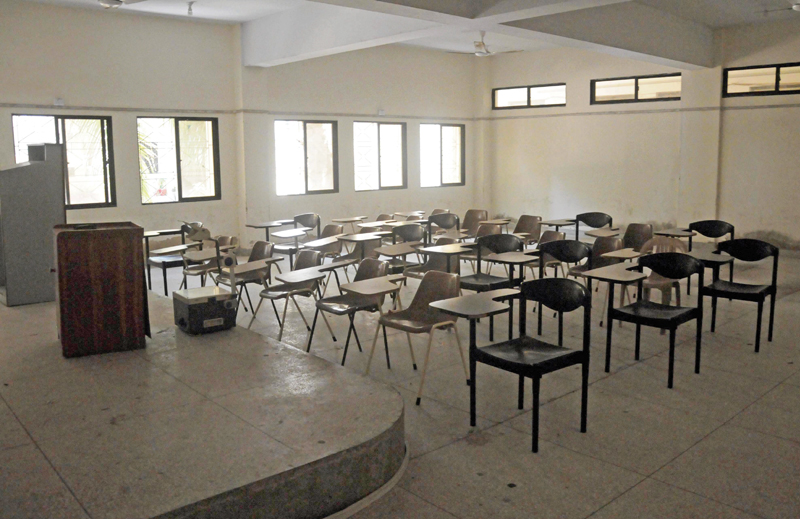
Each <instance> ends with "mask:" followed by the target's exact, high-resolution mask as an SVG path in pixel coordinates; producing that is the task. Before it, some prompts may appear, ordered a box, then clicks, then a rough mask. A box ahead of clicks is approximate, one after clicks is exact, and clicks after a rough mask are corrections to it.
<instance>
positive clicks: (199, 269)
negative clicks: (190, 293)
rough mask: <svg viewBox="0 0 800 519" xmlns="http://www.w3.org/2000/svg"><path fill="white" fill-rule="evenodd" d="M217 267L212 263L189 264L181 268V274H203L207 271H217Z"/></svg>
mask: <svg viewBox="0 0 800 519" xmlns="http://www.w3.org/2000/svg"><path fill="white" fill-rule="evenodd" d="M218 270H219V267H218V266H217V265H216V264H214V265H208V264H202V265H189V266H188V267H186V268H185V269H183V275H185V276H205V275H206V274H208V273H209V272H217V271H218Z"/></svg>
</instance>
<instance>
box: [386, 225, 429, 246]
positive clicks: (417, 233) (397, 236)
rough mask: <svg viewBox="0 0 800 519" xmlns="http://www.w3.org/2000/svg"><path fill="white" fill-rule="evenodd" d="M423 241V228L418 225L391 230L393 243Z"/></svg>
mask: <svg viewBox="0 0 800 519" xmlns="http://www.w3.org/2000/svg"><path fill="white" fill-rule="evenodd" d="M424 239H425V228H424V227H423V226H421V225H420V224H418V223H410V224H407V225H398V226H397V227H393V228H392V240H393V241H394V242H395V243H400V242H401V241H422V240H424Z"/></svg>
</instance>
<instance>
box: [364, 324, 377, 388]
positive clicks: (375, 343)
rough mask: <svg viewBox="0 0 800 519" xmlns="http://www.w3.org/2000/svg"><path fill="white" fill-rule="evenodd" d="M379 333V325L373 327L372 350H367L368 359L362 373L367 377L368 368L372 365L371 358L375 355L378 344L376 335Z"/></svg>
mask: <svg viewBox="0 0 800 519" xmlns="http://www.w3.org/2000/svg"><path fill="white" fill-rule="evenodd" d="M379 333H381V325H380V323H378V325H377V326H376V327H375V337H374V338H373V339H372V349H371V350H369V358H368V359H367V369H366V371H365V372H364V374H365V375H369V368H370V366H371V365H372V356H373V355H375V346H376V345H377V344H378V334H379Z"/></svg>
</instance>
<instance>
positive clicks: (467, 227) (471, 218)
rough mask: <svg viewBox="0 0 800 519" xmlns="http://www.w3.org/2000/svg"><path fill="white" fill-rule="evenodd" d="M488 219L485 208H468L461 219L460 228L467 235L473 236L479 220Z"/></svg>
mask: <svg viewBox="0 0 800 519" xmlns="http://www.w3.org/2000/svg"><path fill="white" fill-rule="evenodd" d="M488 219H489V212H488V211H486V210H485V209H470V210H468V211H467V214H465V215H464V219H463V220H462V221H461V230H462V231H464V232H466V233H467V237H469V238H474V237H475V235H476V234H477V233H478V226H479V225H480V222H484V221H486V220H488Z"/></svg>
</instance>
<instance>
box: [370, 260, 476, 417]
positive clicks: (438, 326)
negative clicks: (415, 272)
mask: <svg viewBox="0 0 800 519" xmlns="http://www.w3.org/2000/svg"><path fill="white" fill-rule="evenodd" d="M458 295H459V278H458V275H457V274H448V273H446V272H437V271H431V272H427V273H426V274H425V276H423V278H422V282H421V283H420V284H419V288H418V289H417V293H416V294H414V300H413V301H411V304H410V305H409V306H408V308H406V309H405V310H399V311H397V312H391V311H390V312H388V313H386V314H384V315H382V316H381V318H380V319H379V320H378V326H377V327H376V328H375V337H374V338H373V339H372V349H371V350H370V352H369V360H367V370H366V374H367V375H369V370H370V366H371V365H372V357H373V355H374V354H375V346H376V345H377V343H378V333H379V332H380V329H381V327H383V330H384V347H385V349H386V364H387V366H388V367H389V369H391V363H390V361H389V344H388V342H386V335H385V334H386V327H387V326H388V327H389V328H394V329H396V330H400V331H403V332H406V334H407V338H408V347H409V349H410V350H411V361H412V362H413V363H414V367H415V368H416V361H415V360H414V349H413V347H412V346H411V336H410V334H412V333H427V334H428V345H427V348H426V350H425V361H424V363H423V364H422V378H421V379H420V381H419V389H418V390H417V402H416V404H417V405H419V403H420V399H421V398H422V389H423V387H424V386H425V374H426V373H427V371H428V361H429V360H430V356H431V342H432V341H433V332H434V331H435V330H448V329H452V330H453V334H454V335H455V338H456V347H457V348H458V353H459V355H461V363H462V364H463V365H464V375H465V376H466V378H467V381H469V370H468V369H467V360H466V357H465V356H464V350H463V349H462V348H461V341H460V340H459V338H458V330H457V329H456V319H457V318H456V317H454V316H451V315H448V314H445V313H444V312H442V311H440V310H437V309H435V308H431V307H430V304H431V303H433V302H434V301H440V300H442V299H450V298H451V297H458Z"/></svg>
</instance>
